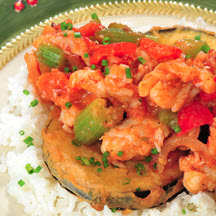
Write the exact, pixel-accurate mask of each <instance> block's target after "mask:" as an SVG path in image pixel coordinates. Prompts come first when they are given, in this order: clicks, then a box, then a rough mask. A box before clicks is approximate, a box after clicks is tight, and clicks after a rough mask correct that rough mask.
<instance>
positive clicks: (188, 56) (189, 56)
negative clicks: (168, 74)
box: [185, 55, 193, 60]
mask: <svg viewBox="0 0 216 216" xmlns="http://www.w3.org/2000/svg"><path fill="white" fill-rule="evenodd" d="M191 57H193V56H192V55H186V56H185V59H186V60H187V59H189V58H191Z"/></svg>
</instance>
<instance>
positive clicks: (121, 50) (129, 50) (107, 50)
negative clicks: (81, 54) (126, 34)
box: [90, 42, 137, 64]
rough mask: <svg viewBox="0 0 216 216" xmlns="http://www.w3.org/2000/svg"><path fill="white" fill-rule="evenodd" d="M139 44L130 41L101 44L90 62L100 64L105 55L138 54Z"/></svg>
mask: <svg viewBox="0 0 216 216" xmlns="http://www.w3.org/2000/svg"><path fill="white" fill-rule="evenodd" d="M136 48H137V45H136V44H135V43H130V42H120V43H113V44H107V45H103V46H100V47H99V48H98V49H97V50H95V52H94V53H93V55H92V57H91V60H90V63H91V64H98V63H99V62H100V61H101V60H102V58H103V57H106V56H109V55H114V56H121V57H122V56H125V55H129V56H133V55H135V54H136Z"/></svg>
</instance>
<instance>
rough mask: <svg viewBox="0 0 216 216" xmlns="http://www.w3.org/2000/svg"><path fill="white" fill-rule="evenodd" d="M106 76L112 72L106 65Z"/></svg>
mask: <svg viewBox="0 0 216 216" xmlns="http://www.w3.org/2000/svg"><path fill="white" fill-rule="evenodd" d="M103 74H104V76H107V75H109V74H110V71H109V68H108V67H105V71H104V72H103Z"/></svg>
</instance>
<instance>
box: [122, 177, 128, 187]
mask: <svg viewBox="0 0 216 216" xmlns="http://www.w3.org/2000/svg"><path fill="white" fill-rule="evenodd" d="M127 184H130V179H129V178H126V179H124V180H123V181H122V185H127Z"/></svg>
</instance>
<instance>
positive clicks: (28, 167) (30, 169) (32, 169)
mask: <svg viewBox="0 0 216 216" xmlns="http://www.w3.org/2000/svg"><path fill="white" fill-rule="evenodd" d="M25 169H26V171H27V172H28V174H29V175H32V174H33V173H34V168H33V167H32V166H31V164H30V163H28V164H26V166H25Z"/></svg>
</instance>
